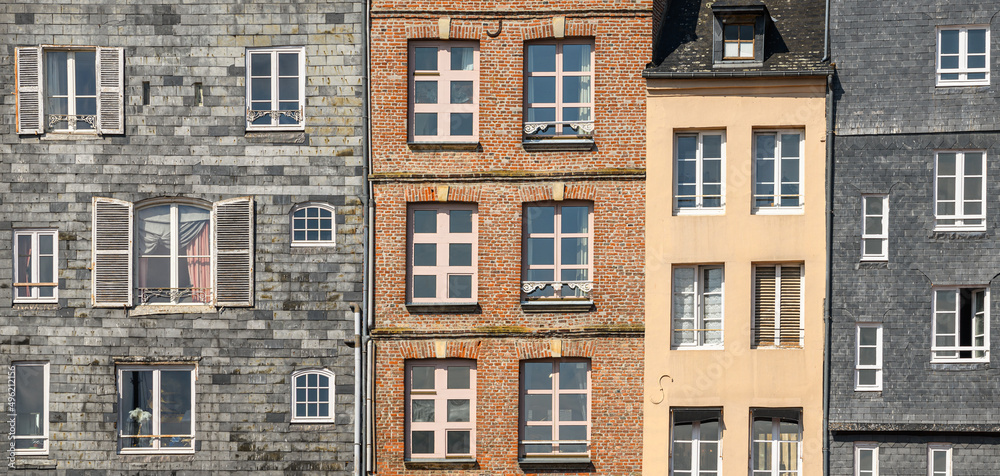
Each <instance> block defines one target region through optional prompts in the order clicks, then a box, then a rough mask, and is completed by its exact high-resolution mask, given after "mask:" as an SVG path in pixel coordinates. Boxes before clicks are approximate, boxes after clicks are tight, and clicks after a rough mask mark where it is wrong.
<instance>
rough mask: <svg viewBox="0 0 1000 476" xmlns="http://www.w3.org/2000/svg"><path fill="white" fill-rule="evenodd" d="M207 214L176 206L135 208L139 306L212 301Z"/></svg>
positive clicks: (210, 238) (199, 208)
mask: <svg viewBox="0 0 1000 476" xmlns="http://www.w3.org/2000/svg"><path fill="white" fill-rule="evenodd" d="M210 214H211V213H210V211H209V210H207V209H205V208H201V207H198V206H193V205H185V204H176V203H172V204H167V205H154V206H150V207H145V208H141V209H139V210H138V212H137V215H138V220H137V232H138V233H137V234H138V240H137V244H138V258H139V260H138V276H137V277H138V288H139V290H140V292H139V304H205V303H210V302H211V301H212V254H211V253H212V248H211V244H212V231H211V228H212V226H211V219H210Z"/></svg>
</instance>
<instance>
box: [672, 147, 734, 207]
mask: <svg viewBox="0 0 1000 476" xmlns="http://www.w3.org/2000/svg"><path fill="white" fill-rule="evenodd" d="M676 139H677V150H676V152H675V155H674V157H675V159H676V160H674V209H675V212H676V213H678V214H681V213H691V212H695V213H698V212H700V211H716V212H721V211H722V208H723V205H724V204H725V201H724V197H725V195H724V190H725V186H724V184H723V170H724V169H725V142H726V141H725V135H724V134H723V133H721V132H700V133H684V134H678V135H677V138H676Z"/></svg>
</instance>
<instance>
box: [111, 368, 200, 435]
mask: <svg viewBox="0 0 1000 476" xmlns="http://www.w3.org/2000/svg"><path fill="white" fill-rule="evenodd" d="M118 399H119V400H118V407H119V408H121V413H120V418H121V420H120V421H121V424H120V425H119V430H118V443H119V448H120V450H121V452H122V453H190V452H193V451H194V429H195V426H194V369H193V368H192V367H190V366H180V365H171V366H158V367H145V366H135V367H131V366H129V367H121V368H119V369H118Z"/></svg>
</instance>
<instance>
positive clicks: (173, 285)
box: [134, 200, 218, 306]
mask: <svg viewBox="0 0 1000 476" xmlns="http://www.w3.org/2000/svg"><path fill="white" fill-rule="evenodd" d="M156 207H170V256H169V258H170V287H169V288H167V289H169V290H170V291H169V294H170V302H143V299H145V296H144V295H143V292H142V291H141V289H143V288H137V291H139V292H137V293H136V300H137V302H136V303H135V304H136V305H137V306H149V305H153V306H210V305H212V303H213V302H214V301H215V299H214V293H215V286H213V283H212V282H211V281H210V282H209V285H208V287H207V291H198V292H200V293H203V294H201V295H202V296H203V297H207V300H206V301H204V302H201V301H194V300H192V301H191V302H184V303H182V302H178V299H179V297H180V296H181V295H182V292H181V290H182V289H185V288H181V287H179V286H178V285H179V284H180V281H179V277H180V275H179V273H178V269H179V266H180V265H179V264H178V258H179V257H180V256H181V252H180V242H179V235H180V233H179V232H178V229H179V227H180V207H192V208H198V209H201V210H202V211H205V212H208V216H209V219H208V225H207V226H209V227H210V228H209V231H208V241H209V243H208V245H209V252H208V255H207V256H192V257H195V258H206V257H207V258H208V261H209V275H210V276H212V275H214V274H215V268H216V263H217V260H216V259H215V258H216V257H215V256H213V255H212V251H211V250H213V249H214V248H215V247H214V244H215V240H216V235H217V234H218V230H216V229H215V220H213V218H212V205H211V204H204V203H201V202H196V201H189V200H170V201H161V200H154V201H151V202H148V203H147V202H144V203H142V204H141V205H140V206H138V207H136V210H135V211H136V217H135V236H136V244H137V246H136V247H135V257H134V259H135V273H136V276H135V278H134V279H135V283H136V285H137V286H138V285H139V283H141V280H140V279H139V274H140V273H141V272H142V271H141V269H142V267H141V266H140V265H139V263H140V262H141V260H142V258H143V257H146V255H145V254H144V253H143V250H142V249H140V247H139V246H138V243H139V242H140V241H139V239H138V238H139V234H140V228H139V227H140V226H141V224H142V220H140V218H139V216H140V214H141V213H142V210H145V209H149V208H156ZM151 257H161V256H159V255H152V256H151ZM145 289H157V288H145ZM187 289H192V295H193V294H194V293H195V291H194V289H197V288H187ZM202 289H205V288H202ZM150 296H152V297H156V294H155V293H154V294H150Z"/></svg>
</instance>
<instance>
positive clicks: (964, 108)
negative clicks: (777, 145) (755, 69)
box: [829, 0, 1000, 476]
mask: <svg viewBox="0 0 1000 476" xmlns="http://www.w3.org/2000/svg"><path fill="white" fill-rule="evenodd" d="M998 11H1000V5H998V4H997V3H996V2H992V1H975V0H959V1H953V2H941V1H937V0H907V1H904V2H896V3H879V4H873V3H871V2H866V1H863V0H835V1H834V2H833V7H832V11H831V28H830V31H831V51H832V52H833V60H834V62H835V63H836V65H837V69H838V72H837V76H836V84H835V87H836V93H835V95H836V101H835V104H836V108H835V123H834V125H835V128H836V139H835V141H834V157H835V159H834V160H835V163H834V170H833V177H834V180H833V190H834V203H833V218H832V219H833V230H834V231H833V236H832V281H831V286H832V296H833V300H832V312H831V318H832V325H831V328H830V351H831V362H830V365H831V367H830V375H831V379H830V388H829V397H830V402H829V404H830V414H829V419H830V420H829V428H830V432H831V433H830V434H831V442H830V458H831V459H830V464H829V469H830V473H829V474H833V475H847V474H861V475H875V474H894V475H932V476H939V475H940V476H950V475H952V474H955V475H958V474H962V475H987V474H989V475H995V474H1000V409H998V406H997V404H996V402H997V395H998V394H1000V371H998V369H997V367H998V363H997V362H998V361H997V352H998V351H997V350H994V349H996V348H997V343H998V342H1000V338H998V336H997V334H998V330H1000V324H993V322H992V321H993V320H994V319H993V314H996V313H997V312H998V309H1000V306H998V305H997V301H998V300H1000V294H998V292H1000V281H998V279H997V276H998V274H1000V253H998V251H1000V244H998V241H997V237H998V236H997V233H998V229H997V226H998V224H1000V206H997V203H998V202H997V197H998V196H1000V181H998V180H997V179H998V178H1000V161H998V160H997V159H998V156H1000V121H998V118H997V114H996V110H997V106H998V102H1000V94H998V92H997V86H996V82H997V81H998V77H997V74H998V68H997V66H996V58H997V57H998V53H1000V51H998V45H997V43H996V42H995V41H991V39H990V38H991V36H992V35H993V33H992V29H993V26H994V25H998V23H997V18H998V17H997V13H998Z"/></svg>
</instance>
